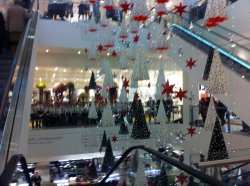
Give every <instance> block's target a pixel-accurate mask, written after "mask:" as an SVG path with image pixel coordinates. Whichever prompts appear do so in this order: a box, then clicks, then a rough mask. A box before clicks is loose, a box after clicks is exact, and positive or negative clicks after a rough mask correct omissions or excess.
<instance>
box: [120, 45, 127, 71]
mask: <svg viewBox="0 0 250 186" xmlns="http://www.w3.org/2000/svg"><path fill="white" fill-rule="evenodd" d="M119 67H120V69H128V58H127V56H126V51H125V49H123V50H122V51H121V52H120V59H119Z"/></svg>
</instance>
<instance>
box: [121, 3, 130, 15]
mask: <svg viewBox="0 0 250 186" xmlns="http://www.w3.org/2000/svg"><path fill="white" fill-rule="evenodd" d="M129 6H130V3H127V2H125V3H122V4H120V7H121V9H122V11H123V12H124V13H127V11H128V10H129Z"/></svg>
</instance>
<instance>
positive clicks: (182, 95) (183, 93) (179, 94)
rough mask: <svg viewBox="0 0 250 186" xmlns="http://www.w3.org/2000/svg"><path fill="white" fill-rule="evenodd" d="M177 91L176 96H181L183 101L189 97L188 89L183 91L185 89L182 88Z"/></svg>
mask: <svg viewBox="0 0 250 186" xmlns="http://www.w3.org/2000/svg"><path fill="white" fill-rule="evenodd" d="M175 93H176V95H175V97H174V98H179V99H180V100H181V101H182V98H187V96H186V93H187V90H184V91H183V90H182V89H181V88H180V89H179V91H176V92H175Z"/></svg>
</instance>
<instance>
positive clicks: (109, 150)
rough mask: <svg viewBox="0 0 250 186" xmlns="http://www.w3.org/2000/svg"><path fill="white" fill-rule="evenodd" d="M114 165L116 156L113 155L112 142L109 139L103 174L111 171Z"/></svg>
mask: <svg viewBox="0 0 250 186" xmlns="http://www.w3.org/2000/svg"><path fill="white" fill-rule="evenodd" d="M113 164H114V155H113V150H112V147H111V143H110V140H109V139H108V141H107V147H106V150H105V155H104V158H103V163H102V171H103V172H107V171H109V169H110V167H112V166H113Z"/></svg>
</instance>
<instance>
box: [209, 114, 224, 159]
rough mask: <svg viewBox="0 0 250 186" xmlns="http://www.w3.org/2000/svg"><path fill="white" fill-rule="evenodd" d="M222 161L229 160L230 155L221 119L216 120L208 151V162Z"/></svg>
mask: <svg viewBox="0 0 250 186" xmlns="http://www.w3.org/2000/svg"><path fill="white" fill-rule="evenodd" d="M222 159H228V154H227V148H226V145H225V141H224V137H223V134H222V131H221V126H220V122H219V119H218V118H216V121H215V125H214V129H213V133H212V138H211V141H210V146H209V150H208V161H213V160H222Z"/></svg>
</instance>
